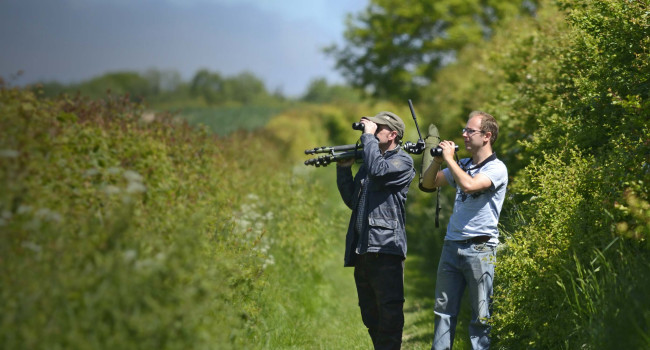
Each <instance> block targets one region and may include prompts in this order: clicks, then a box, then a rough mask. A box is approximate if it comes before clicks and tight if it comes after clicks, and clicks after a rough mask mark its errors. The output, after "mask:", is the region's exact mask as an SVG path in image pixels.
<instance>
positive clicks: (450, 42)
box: [325, 0, 536, 99]
mask: <svg viewBox="0 0 650 350" xmlns="http://www.w3.org/2000/svg"><path fill="white" fill-rule="evenodd" d="M535 3H536V1H528V0H516V1H505V0H440V1H427V0H409V1H403V0H371V1H370V5H368V7H367V8H366V9H365V11H362V12H361V13H358V14H356V15H349V16H348V17H347V20H346V27H347V28H346V30H345V33H344V37H345V41H346V43H345V45H344V46H342V47H339V46H338V45H332V46H330V47H328V48H326V49H325V52H326V53H328V54H329V55H331V56H333V57H334V58H335V59H336V62H337V63H336V68H337V69H338V70H339V71H341V72H342V74H343V75H344V77H345V78H346V79H347V80H348V82H349V83H351V84H352V86H355V87H359V88H363V89H365V90H366V91H368V92H370V93H371V94H373V95H374V96H378V97H383V98H395V97H396V98H401V99H403V98H405V97H413V98H416V97H417V96H418V95H419V94H418V89H419V88H420V87H422V86H425V85H427V84H429V83H430V82H431V80H432V78H433V77H434V76H435V73H436V72H437V71H438V70H439V69H440V68H442V67H444V66H445V65H446V64H448V63H449V62H451V61H453V60H454V59H455V56H456V53H457V52H458V50H460V49H462V48H463V47H465V46H467V45H471V44H476V43H479V42H481V41H483V40H485V39H487V38H489V37H490V36H491V34H492V31H493V29H494V28H495V27H496V26H497V25H498V24H499V23H500V21H501V20H502V19H505V18H510V17H513V16H517V15H530V14H532V13H533V11H534V8H535Z"/></svg>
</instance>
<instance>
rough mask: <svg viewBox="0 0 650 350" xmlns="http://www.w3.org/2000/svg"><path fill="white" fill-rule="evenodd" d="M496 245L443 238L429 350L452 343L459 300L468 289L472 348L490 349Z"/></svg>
mask: <svg viewBox="0 0 650 350" xmlns="http://www.w3.org/2000/svg"><path fill="white" fill-rule="evenodd" d="M495 264H496V247H493V246H489V245H487V244H486V243H481V244H474V243H463V242H455V241H445V242H444V245H443V248H442V254H441V255H440V263H439V265H438V276H437V279H436V304H435V307H434V313H435V332H434V336H433V346H432V349H434V350H439V349H451V348H452V347H453V345H454V335H455V333H456V323H457V322H458V312H459V311H460V301H461V298H462V296H463V292H464V291H465V287H467V288H468V290H469V298H470V302H471V305H472V319H471V320H470V323H469V337H470V342H471V344H472V349H475V350H477V349H489V348H490V338H489V333H490V325H489V323H488V321H489V319H490V309H491V302H492V280H493V278H494V265H495Z"/></svg>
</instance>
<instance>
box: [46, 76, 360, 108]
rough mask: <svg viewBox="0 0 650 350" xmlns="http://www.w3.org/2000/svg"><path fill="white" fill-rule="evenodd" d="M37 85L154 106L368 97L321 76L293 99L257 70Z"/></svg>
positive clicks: (48, 94)
mask: <svg viewBox="0 0 650 350" xmlns="http://www.w3.org/2000/svg"><path fill="white" fill-rule="evenodd" d="M36 86H38V87H39V88H40V89H41V90H42V93H43V94H44V95H45V96H46V97H55V96H58V95H61V94H77V93H79V94H81V95H83V96H87V97H89V98H93V99H96V98H103V97H105V96H106V95H107V94H112V95H125V94H128V95H129V96H130V98H131V100H132V101H136V102H141V101H146V102H148V103H150V104H152V105H169V104H173V105H184V106H238V105H275V104H278V103H283V102H286V101H288V100H298V101H304V102H312V103H327V102H335V101H341V100H346V101H351V102H356V101H359V100H360V99H361V97H362V96H361V93H360V92H359V91H356V90H354V89H352V88H350V87H347V86H344V85H335V84H334V85H330V84H328V82H327V80H326V79H325V78H316V79H314V80H313V81H312V82H311V83H310V85H309V86H308V87H307V90H306V92H305V93H304V94H303V95H302V96H299V97H297V98H289V97H287V96H285V94H284V93H283V92H282V91H281V90H280V89H277V90H275V91H272V92H271V91H269V90H268V89H267V87H266V84H265V83H264V81H263V80H262V79H260V78H259V77H257V76H256V75H255V74H253V73H251V72H247V71H244V72H241V73H239V74H236V75H234V76H225V75H223V74H221V73H219V72H216V71H210V70H208V69H201V70H199V71H197V72H196V73H195V74H194V76H193V77H192V78H191V79H190V80H189V81H185V80H183V79H182V77H181V75H180V73H179V72H178V71H175V70H157V69H150V70H147V71H146V72H144V73H139V72H134V71H120V72H111V73H106V74H104V75H101V76H98V77H95V78H92V79H89V80H86V81H82V82H80V83H72V84H63V83H60V82H56V81H55V82H46V83H40V84H37V85H36Z"/></svg>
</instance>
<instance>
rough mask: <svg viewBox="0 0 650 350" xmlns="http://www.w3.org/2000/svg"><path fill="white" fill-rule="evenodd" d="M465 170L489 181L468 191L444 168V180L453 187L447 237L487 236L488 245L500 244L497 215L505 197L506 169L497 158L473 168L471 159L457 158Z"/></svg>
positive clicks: (464, 238) (457, 238)
mask: <svg viewBox="0 0 650 350" xmlns="http://www.w3.org/2000/svg"><path fill="white" fill-rule="evenodd" d="M460 164H461V165H462V167H464V168H465V169H467V170H466V172H467V173H468V174H469V175H470V176H472V177H474V176H475V175H476V174H479V173H480V174H483V175H485V176H487V177H488V178H489V179H490V180H491V181H492V186H490V188H488V189H486V190H484V191H481V192H476V193H472V194H467V193H465V192H463V191H462V190H461V189H460V187H458V185H457V184H456V181H455V180H454V177H453V175H452V174H451V171H450V170H449V169H448V168H445V169H443V174H444V175H445V178H447V182H449V184H451V185H452V186H453V187H454V188H456V200H455V203H454V212H453V214H451V218H449V225H447V234H446V236H445V239H446V240H450V241H462V240H466V239H469V238H472V237H476V236H490V237H491V238H490V241H489V244H490V245H496V244H498V243H499V230H498V228H497V225H498V223H499V214H500V213H501V207H502V206H503V200H504V199H505V196H506V186H507V185H508V169H507V168H506V166H505V164H503V162H502V161H500V160H499V159H496V158H495V159H494V160H491V161H489V162H487V163H486V164H484V165H483V166H482V167H479V168H475V167H474V166H473V165H472V163H471V159H470V158H464V159H462V160H461V161H460Z"/></svg>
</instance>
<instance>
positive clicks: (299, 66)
mask: <svg viewBox="0 0 650 350" xmlns="http://www.w3.org/2000/svg"><path fill="white" fill-rule="evenodd" d="M365 2H366V1H362V2H359V1H357V2H356V4H355V6H358V7H359V8H360V7H362V6H364V4H363V3H365ZM343 6H350V2H349V1H348V2H346V0H338V1H334V0H331V1H329V2H325V1H315V2H313V3H310V2H304V1H294V0H283V1H274V2H270V1H261V0H238V1H233V0H212V1H210V0H187V1H179V0H166V1H154V0H143V1H126V0H119V1H110V2H109V1H99V0H94V1H93V0H50V1H37V0H5V1H3V2H1V3H0V50H1V51H2V52H3V55H0V75H2V76H4V77H7V76H8V75H10V74H13V73H15V72H16V71H17V70H19V69H22V70H24V71H25V75H24V77H23V80H24V81H23V83H32V82H35V81H49V80H58V81H61V82H66V83H67V82H75V81H80V80H84V79H88V78H90V77H93V76H97V75H101V74H104V73H106V72H110V71H117V70H135V71H144V70H146V69H149V68H157V69H174V70H178V71H179V72H180V73H181V75H182V76H183V77H184V78H186V79H189V78H190V77H191V76H192V75H193V74H194V73H195V72H196V71H197V70H198V69H201V68H207V69H210V70H213V71H218V72H220V73H222V74H224V75H234V74H237V73H239V72H242V71H250V72H252V73H254V74H255V75H257V76H258V77H260V78H262V79H263V80H264V81H265V82H266V83H267V88H269V89H275V88H277V87H281V88H282V90H283V91H284V92H285V93H287V94H289V95H297V94H300V93H302V92H304V89H305V88H306V86H307V85H308V83H309V82H310V81H311V80H312V79H314V78H316V77H326V78H328V80H330V81H341V78H340V76H339V75H338V74H337V73H336V72H334V71H333V70H332V67H333V61H331V60H329V59H328V58H327V57H325V56H324V54H323V53H322V52H321V49H322V48H323V47H324V46H327V45H329V44H331V43H332V42H334V41H337V40H340V37H341V36H342V30H343V21H344V17H343V15H344V13H345V10H344V9H343Z"/></svg>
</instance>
